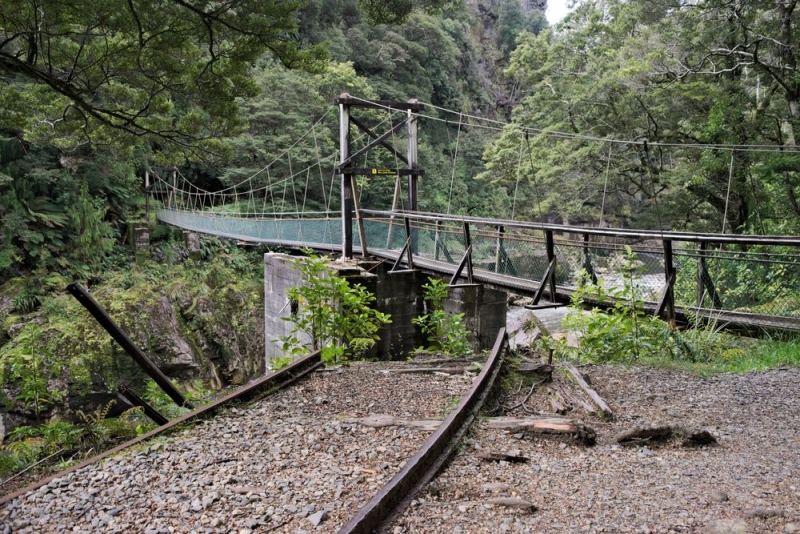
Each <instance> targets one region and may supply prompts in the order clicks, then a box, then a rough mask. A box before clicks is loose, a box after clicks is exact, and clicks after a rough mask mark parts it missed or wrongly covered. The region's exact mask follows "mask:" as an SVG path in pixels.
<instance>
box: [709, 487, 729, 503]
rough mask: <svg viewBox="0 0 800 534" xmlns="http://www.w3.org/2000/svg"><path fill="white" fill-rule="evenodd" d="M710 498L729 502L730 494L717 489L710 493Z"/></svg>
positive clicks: (715, 500) (714, 500)
mask: <svg viewBox="0 0 800 534" xmlns="http://www.w3.org/2000/svg"><path fill="white" fill-rule="evenodd" d="M709 499H711V500H712V501H713V502H727V501H728V494H727V493H725V492H724V491H722V490H718V489H715V490H713V491H712V492H711V495H709Z"/></svg>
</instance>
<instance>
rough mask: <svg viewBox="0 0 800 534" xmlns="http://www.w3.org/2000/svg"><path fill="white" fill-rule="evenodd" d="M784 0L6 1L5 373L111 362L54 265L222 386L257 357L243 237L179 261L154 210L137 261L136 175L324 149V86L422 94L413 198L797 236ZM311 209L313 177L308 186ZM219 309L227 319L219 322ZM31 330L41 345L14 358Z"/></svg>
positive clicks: (798, 174) (234, 165) (147, 338)
mask: <svg viewBox="0 0 800 534" xmlns="http://www.w3.org/2000/svg"><path fill="white" fill-rule="evenodd" d="M796 5H797V2H796V1H772V0H770V1H767V0H741V1H733V2H732V1H730V0H697V1H696V2H691V3H690V2H685V1H684V0H627V1H623V0H582V1H579V2H577V5H576V8H575V10H574V11H573V12H572V13H571V14H570V15H569V16H568V17H567V18H566V19H564V20H563V21H562V22H560V23H559V24H557V25H555V26H552V27H550V26H549V25H548V23H547V21H546V19H545V18H544V11H543V10H544V7H545V6H546V2H541V1H527V0H525V1H523V0H466V1H464V2H461V1H457V0H413V1H412V0H394V1H390V2H379V1H376V0H280V1H274V2H260V1H257V0H231V1H230V2H226V3H224V4H219V5H217V4H207V3H202V2H193V1H189V2H184V1H177V0H175V1H173V0H162V1H158V2H153V1H150V0H132V1H130V2H127V3H125V4H121V3H114V2H101V1H97V0H92V1H90V2H85V3H84V4H83V5H82V6H81V9H80V10H74V9H71V8H70V6H69V5H67V4H63V3H61V2H53V1H50V0H45V1H43V2H36V3H33V2H30V1H28V0H8V1H6V2H3V4H2V7H0V379H2V380H11V381H12V382H15V383H16V384H17V385H16V386H14V387H11V389H8V390H7V393H6V395H8V396H10V397H12V398H15V399H17V400H18V401H19V400H20V399H23V400H22V401H19V402H22V403H23V404H24V399H25V394H24V387H28V388H29V389H30V390H31V391H34V393H30V394H29V395H28V398H37V402H38V401H40V400H41V401H42V402H44V403H50V404H53V403H54V402H55V401H56V400H57V399H56V397H58V396H57V395H56V396H55V397H53V398H50V399H49V400H48V399H47V398H46V395H45V396H43V397H41V398H39V397H37V395H38V393H35V392H36V391H39V392H42V391H46V390H47V389H48V383H49V382H48V380H49V379H48V378H47V376H48V373H49V374H50V375H52V377H61V378H62V379H63V380H64V381H66V382H68V383H69V384H73V383H74V384H81V385H82V386H81V387H83V388H84V389H85V390H90V389H92V387H93V385H94V386H97V385H98V384H101V385H102V387H103V388H109V387H111V386H112V385H113V383H114V381H115V378H114V377H116V376H118V375H119V373H120V372H122V371H121V370H119V369H115V368H114V365H115V364H112V363H111V359H110V355H111V354H112V353H113V352H114V350H115V349H114V348H113V347H111V346H110V344H109V343H108V341H107V340H105V338H102V336H101V335H100V334H99V333H98V331H97V329H96V327H95V326H91V325H89V324H86V325H82V326H81V325H79V326H75V324H74V322H75V321H76V317H79V316H80V314H81V312H80V310H79V309H78V308H77V306H76V304H75V303H73V302H69V297H65V296H64V295H63V294H62V292H63V288H64V286H65V285H66V284H67V283H68V282H69V281H72V280H79V281H82V282H84V283H88V284H90V285H93V286H96V287H104V288H106V289H104V292H105V293H103V292H101V295H100V297H99V298H101V300H102V299H103V298H104V299H105V301H104V302H106V303H111V302H113V303H114V305H115V306H116V310H117V312H119V313H120V314H128V315H129V316H130V317H131V319H130V324H127V325H126V326H127V327H129V328H131V329H133V330H134V334H135V335H136V336H138V337H137V339H139V340H140V341H141V342H142V344H143V345H145V346H148V347H149V348H150V349H152V350H156V349H158V347H159V346H161V345H163V344H164V343H163V339H160V340H159V339H156V338H157V337H158V335H157V333H152V332H149V333H148V332H146V330H147V329H146V328H145V326H146V323H147V319H148V317H150V318H151V319H152V318H153V317H154V316H159V315H158V313H159V312H158V310H159V309H160V310H161V311H162V312H163V313H166V314H167V315H169V316H170V317H173V321H172V322H175V323H176V324H178V326H179V327H180V328H189V329H192V330H193V332H194V334H193V337H192V339H191V342H188V345H191V346H190V347H187V348H186V350H184V349H181V350H183V351H184V352H186V351H189V352H192V351H194V352H200V353H203V354H205V355H206V356H205V357H207V358H209V359H211V360H213V361H214V362H215V364H218V363H219V362H223V363H221V364H219V365H217V367H215V368H213V369H211V370H209V369H205V370H196V369H195V370H194V371H192V369H190V368H191V367H192V365H194V364H191V362H190V363H186V365H187V369H188V371H192V372H188V371H187V369H183V370H184V371H187V372H188V375H187V376H194V377H197V378H201V379H202V380H203V382H204V383H205V384H206V385H209V384H210V385H213V386H214V387H219V386H221V385H224V384H226V383H230V382H235V381H237V380H241V379H242V377H243V376H245V375H247V374H248V373H249V372H252V371H254V370H255V371H257V370H258V364H254V363H253V361H252V358H251V359H250V360H248V357H247V356H246V355H245V354H244V353H245V352H246V351H247V347H248V346H253V345H254V343H255V344H256V345H257V343H258V341H257V340H253V339H250V338H248V336H247V335H246V334H245V331H246V330H247V327H248V325H250V326H252V323H251V321H252V320H254V319H253V318H254V317H257V316H258V314H259V311H258V310H259V309H260V308H259V307H260V306H261V305H262V303H261V302H260V301H258V300H257V299H255V300H253V299H250V300H248V298H247V297H246V296H243V295H247V294H248V292H252V291H255V289H254V288H255V287H256V286H257V284H258V282H257V280H258V277H259V274H260V271H259V269H260V266H259V264H258V259H257V255H249V256H248V255H246V254H243V253H242V252H241V251H240V250H238V249H236V247H235V246H232V245H231V244H226V243H221V242H218V241H215V240H205V241H204V242H203V245H202V250H201V260H202V261H200V260H193V259H191V258H189V257H188V256H187V254H186V252H185V250H183V248H182V246H181V244H180V234H179V233H178V234H176V232H174V231H172V230H170V229H169V228H165V227H157V228H153V231H152V238H153V242H154V246H153V249H152V251H153V252H152V260H154V261H153V264H152V265H149V264H148V265H138V266H137V264H135V262H134V256H133V254H132V253H131V251H130V249H129V234H128V229H129V226H130V225H131V224H132V223H133V222H135V221H137V220H142V219H143V217H144V205H145V204H144V194H143V187H144V179H145V178H144V177H145V174H146V173H153V174H165V173H168V172H171V171H172V170H173V169H175V170H176V171H179V172H180V173H181V174H182V175H183V176H185V177H187V178H188V179H190V180H192V181H193V182H194V183H196V184H198V185H199V186H201V187H204V188H206V189H208V190H212V191H214V190H220V189H223V188H226V187H229V186H231V185H233V184H236V183H238V182H239V181H241V180H242V179H244V178H247V177H250V176H253V175H254V174H256V173H257V172H258V170H259V169H263V168H264V167H265V165H267V164H268V163H269V162H272V161H275V160H276V158H278V156H279V155H280V154H282V153H284V151H285V150H286V149H287V147H288V146H290V145H291V144H292V142H293V141H294V140H296V139H298V137H300V136H302V135H303V134H304V133H305V132H307V131H308V129H309V127H311V126H312V125H317V126H316V129H315V132H314V135H315V138H314V139H315V142H316V143H318V147H317V149H318V150H317V151H306V152H305V153H298V154H294V155H293V156H294V161H293V163H294V165H295V166H296V167H302V166H303V165H305V164H309V163H311V162H313V161H314V159H315V158H317V157H318V155H319V153H323V154H328V153H330V152H332V151H335V148H336V146H337V125H336V117H335V116H334V115H335V114H330V115H328V116H327V117H326V113H328V112H329V111H330V110H331V108H332V103H333V100H334V98H335V97H336V96H338V95H339V94H341V93H343V92H347V93H350V94H352V95H356V96H358V97H361V98H367V99H386V100H397V101H406V100H408V99H410V98H416V99H419V100H420V101H422V102H425V103H426V104H428V105H429V106H428V107H427V108H426V115H429V116H430V117H431V118H433V119H438V120H430V121H427V122H426V123H425V125H424V129H423V133H422V134H421V146H420V163H421V167H422V168H423V169H424V170H425V177H424V179H423V181H422V183H421V186H420V195H421V197H420V208H421V209H423V210H426V211H442V212H448V213H464V214H470V215H476V216H493V217H508V218H512V217H513V218H516V219H520V220H533V221H536V220H545V221H550V222H563V223H569V224H581V225H604V226H617V227H628V228H647V229H679V230H683V229H686V230H698V231H711V232H738V233H758V234H795V233H797V231H798V230H800V228H798V220H799V219H798V215H800V200H798V196H800V189H799V188H800V166H799V165H798V154H797V147H796V145H795V143H796V139H795V134H794V131H795V129H796V128H798V126H800V103H799V100H800V75H799V74H800V73H798V56H799V55H800V44H798V42H797V40H796V38H795V34H796V32H797V28H795V27H794V25H795V24H797V23H800V14H798V12H797V10H796ZM254 184H255V185H259V186H263V185H265V184H264V183H258V182H254ZM364 185H365V187H364V193H363V194H364V195H365V196H364V199H365V201H367V202H370V201H372V200H374V201H375V202H378V199H380V198H384V199H385V198H387V197H390V196H391V187H392V184H389V183H386V181H379V180H378V181H375V182H374V183H371V184H370V183H366V184H364ZM263 194H265V195H271V194H272V191H270V190H269V189H265V190H264V193H263ZM326 207H328V206H325V205H324V202H323V199H321V198H315V197H314V196H313V193H311V192H309V203H308V204H307V208H308V209H322V208H326ZM253 258H256V259H253ZM193 261H194V262H195V263H192V262H193ZM245 279H246V280H247V281H245ZM164 280H167V281H168V282H169V283H164V285H163V287H158V284H159V283H160V282H163V281H164ZM231 280H237V282H236V283H230V281H231ZM254 280H255V282H254ZM104 284H105V285H104ZM143 302H144V304H143ZM164 310H166V311H164ZM170 310H171V311H170ZM215 312H216V313H221V314H222V315H223V316H224V317H225V320H224V321H223V322H225V323H226V324H227V325H229V326H231V325H232V326H231V328H229V329H228V330H226V331H224V332H220V331H215V330H214V328H215V327H214V326H213V325H214V318H213V313H215ZM31 314H32V315H31ZM170 314H171V315H170ZM237 314H238V315H237ZM137 318H138V320H137ZM59 321H62V322H59ZM176 328H177V326H176ZM65 332H66V334H65ZM91 332H94V334H91V335H90V333H91ZM162 337H169V336H168V335H167V334H164V336H162ZM220 338H228V339H230V338H234V339H235V342H234V343H232V347H231V346H227V347H226V346H223V345H224V343H222V342H221V341H220ZM70 340H71V341H70ZM70 342H72V344H70ZM261 342H262V343H263V340H262V341H261ZM67 346H69V347H71V348H70V349H69V350H68V349H67V348H66V347H67ZM44 349H46V350H44ZM41 350H44V352H46V353H47V354H49V355H50V357H51V359H50V360H48V361H43V362H38V363H34V360H35V359H36V358H38V356H37V354H38V352H40V351H41ZM65 351H66V352H65ZM97 354H101V355H102V357H99V356H97ZM63 362H69V366H68V367H69V369H71V371H67V370H65V368H64V366H63ZM15 366H16V367H15ZM251 367H254V369H251ZM69 373H72V375H69ZM192 373H194V374H192ZM36 376H40V377H41V376H44V377H45V378H44V379H42V378H37V379H36V380H34V378H35V377H36ZM53 379H55V378H53ZM26 380H27V381H28V382H26ZM37 380H38V381H37ZM20 384H22V385H20ZM25 384H28V385H27V386H25ZM70 387H71V386H70ZM97 387H99V386H97ZM15 388H16V389H15ZM20 388H22V389H20ZM37 388H38V389H37ZM0 400H2V399H0ZM12 404H13V403H12ZM18 404H19V403H18ZM27 409H28V411H31V410H33V411H36V414H37V416H38V413H39V410H40V408H39V407H36V408H35V409H34V408H32V407H31V406H28V407H27ZM0 425H2V421H0Z"/></svg>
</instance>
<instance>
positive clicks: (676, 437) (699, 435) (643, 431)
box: [614, 425, 717, 447]
mask: <svg viewBox="0 0 800 534" xmlns="http://www.w3.org/2000/svg"><path fill="white" fill-rule="evenodd" d="M614 440H615V441H616V442H617V443H619V444H620V445H624V446H635V445H653V444H663V443H667V442H670V441H672V442H677V443H678V444H679V445H681V446H682V447H696V446H699V445H711V444H714V443H716V442H717V438H715V437H714V436H713V435H712V434H711V433H710V432H709V431H708V430H702V429H700V430H698V429H691V430H689V429H686V428H683V427H681V426H675V425H653V426H647V427H636V428H632V429H630V430H626V431H624V432H620V433H619V434H617V435H616V436H615V437H614Z"/></svg>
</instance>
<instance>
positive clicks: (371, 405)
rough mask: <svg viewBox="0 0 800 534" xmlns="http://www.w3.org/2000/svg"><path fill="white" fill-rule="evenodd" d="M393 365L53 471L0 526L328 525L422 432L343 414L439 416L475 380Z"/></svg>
mask: <svg viewBox="0 0 800 534" xmlns="http://www.w3.org/2000/svg"><path fill="white" fill-rule="evenodd" d="M396 366H397V364H391V363H371V364H358V365H353V366H349V367H344V368H341V369H339V370H326V371H325V372H318V373H315V374H314V375H313V376H311V377H310V378H307V379H305V380H303V381H301V382H300V383H299V384H297V385H295V386H293V387H291V388H289V389H286V390H284V391H280V392H278V393H276V394H275V395H273V396H270V397H268V398H266V399H264V400H262V401H260V402H257V403H255V404H254V405H253V406H251V407H250V408H246V407H243V406H240V407H238V408H231V409H230V410H228V412H227V413H224V414H223V415H220V416H218V417H216V418H214V419H211V420H206V421H200V422H199V423H197V424H196V425H194V426H193V427H192V428H189V429H187V430H184V431H181V432H178V433H176V434H172V435H170V436H168V437H164V438H157V439H155V440H154V441H150V442H148V443H147V444H146V445H145V446H144V448H141V447H140V448H139V449H138V450H132V451H129V452H126V453H125V454H122V455H120V456H117V457H114V458H111V459H109V460H106V461H103V462H101V463H98V464H93V465H90V466H88V467H85V468H83V469H81V470H79V471H76V472H74V473H71V474H69V475H66V476H64V477H63V478H60V479H56V480H54V481H52V482H51V483H49V484H47V485H46V486H44V487H42V488H39V489H38V490H34V491H32V492H29V493H28V494H26V495H23V496H21V497H19V498H17V499H15V500H13V501H12V502H10V503H8V504H6V505H5V507H4V508H3V509H2V510H0V533H3V532H6V531H12V532H19V533H24V532H120V533H122V532H125V533H127V532H145V533H159V532H237V533H247V532H258V531H261V532H264V531H270V532H298V531H315V530H319V531H325V532H330V531H335V530H336V529H337V528H338V526H340V525H342V524H343V523H344V522H345V521H347V520H348V519H349V518H350V516H351V515H353V514H354V513H355V512H356V511H357V510H358V508H359V507H360V506H362V505H363V504H364V503H366V502H367V500H369V498H370V497H371V496H372V495H373V494H374V493H375V492H377V491H378V489H380V488H381V487H382V486H383V484H384V483H385V482H386V481H388V480H389V478H391V477H392V476H393V475H394V473H396V472H397V471H398V470H399V469H401V468H402V466H403V465H404V463H405V461H406V460H407V459H408V458H409V457H410V456H412V455H413V454H414V453H415V452H416V451H417V449H418V448H419V447H420V446H421V445H422V443H423V442H424V441H425V439H427V437H428V435H429V434H430V433H429V432H427V431H420V430H415V429H405V428H397V427H391V428H382V429H374V428H369V427H365V426H361V425H358V424H355V423H348V422H345V421H344V419H346V418H348V417H352V416H359V417H360V416H366V415H370V414H389V415H394V416H397V417H403V418H417V419H425V418H428V419H431V418H442V417H444V415H446V413H447V412H448V411H449V410H450V409H451V408H452V405H453V400H454V399H455V400H457V399H458V398H459V397H460V396H461V395H462V394H463V393H464V392H466V391H467V389H468V388H469V386H470V385H471V383H472V379H473V377H474V373H466V374H463V375H442V374H413V375H409V374H396V373H390V372H386V371H388V370H390V369H392V368H393V367H396Z"/></svg>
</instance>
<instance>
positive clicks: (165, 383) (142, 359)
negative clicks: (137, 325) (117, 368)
mask: <svg viewBox="0 0 800 534" xmlns="http://www.w3.org/2000/svg"><path fill="white" fill-rule="evenodd" d="M67 291H68V292H69V293H70V294H71V295H72V296H73V297H75V298H76V299H77V300H78V302H80V303H81V304H82V305H83V307H84V308H86V309H87V310H88V312H89V313H91V314H92V317H94V318H95V320H96V321H97V322H98V323H100V326H102V327H103V328H105V330H106V332H108V333H109V334H111V337H113V338H114V341H116V342H117V343H118V344H119V346H120V347H122V349H123V350H124V351H125V352H127V353H128V355H129V356H130V357H131V358H133V361H135V362H136V364H137V365H139V367H141V368H142V370H144V372H145V373H147V374H148V376H150V378H152V379H153V380H154V381H155V383H156V384H158V387H160V388H161V389H162V390H164V393H166V394H167V395H169V397H170V398H171V399H172V400H173V401H175V404H177V405H178V406H183V407H185V408H189V409H192V408H194V406H192V403H190V402H189V401H187V400H186V398H185V397H184V396H183V394H182V393H181V392H180V391H178V388H176V387H175V385H174V384H173V383H172V382H171V381H170V379H169V378H167V375H165V374H164V373H162V372H161V369H159V368H158V366H157V365H156V364H155V363H153V360H151V359H150V358H149V357H148V356H147V354H145V353H144V351H143V350H142V349H140V348H139V347H137V346H136V343H134V342H133V341H132V340H131V338H130V337H128V334H126V333H125V331H123V330H122V328H120V327H119V325H118V324H117V323H116V322H114V319H112V318H111V316H110V315H108V313H106V311H105V310H104V309H103V307H102V306H100V304H98V303H97V301H96V300H94V298H92V296H91V295H90V294H89V292H88V291H86V289H84V288H83V286H81V285H80V284H79V283H77V282H73V283H71V284H70V285H68V286H67Z"/></svg>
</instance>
